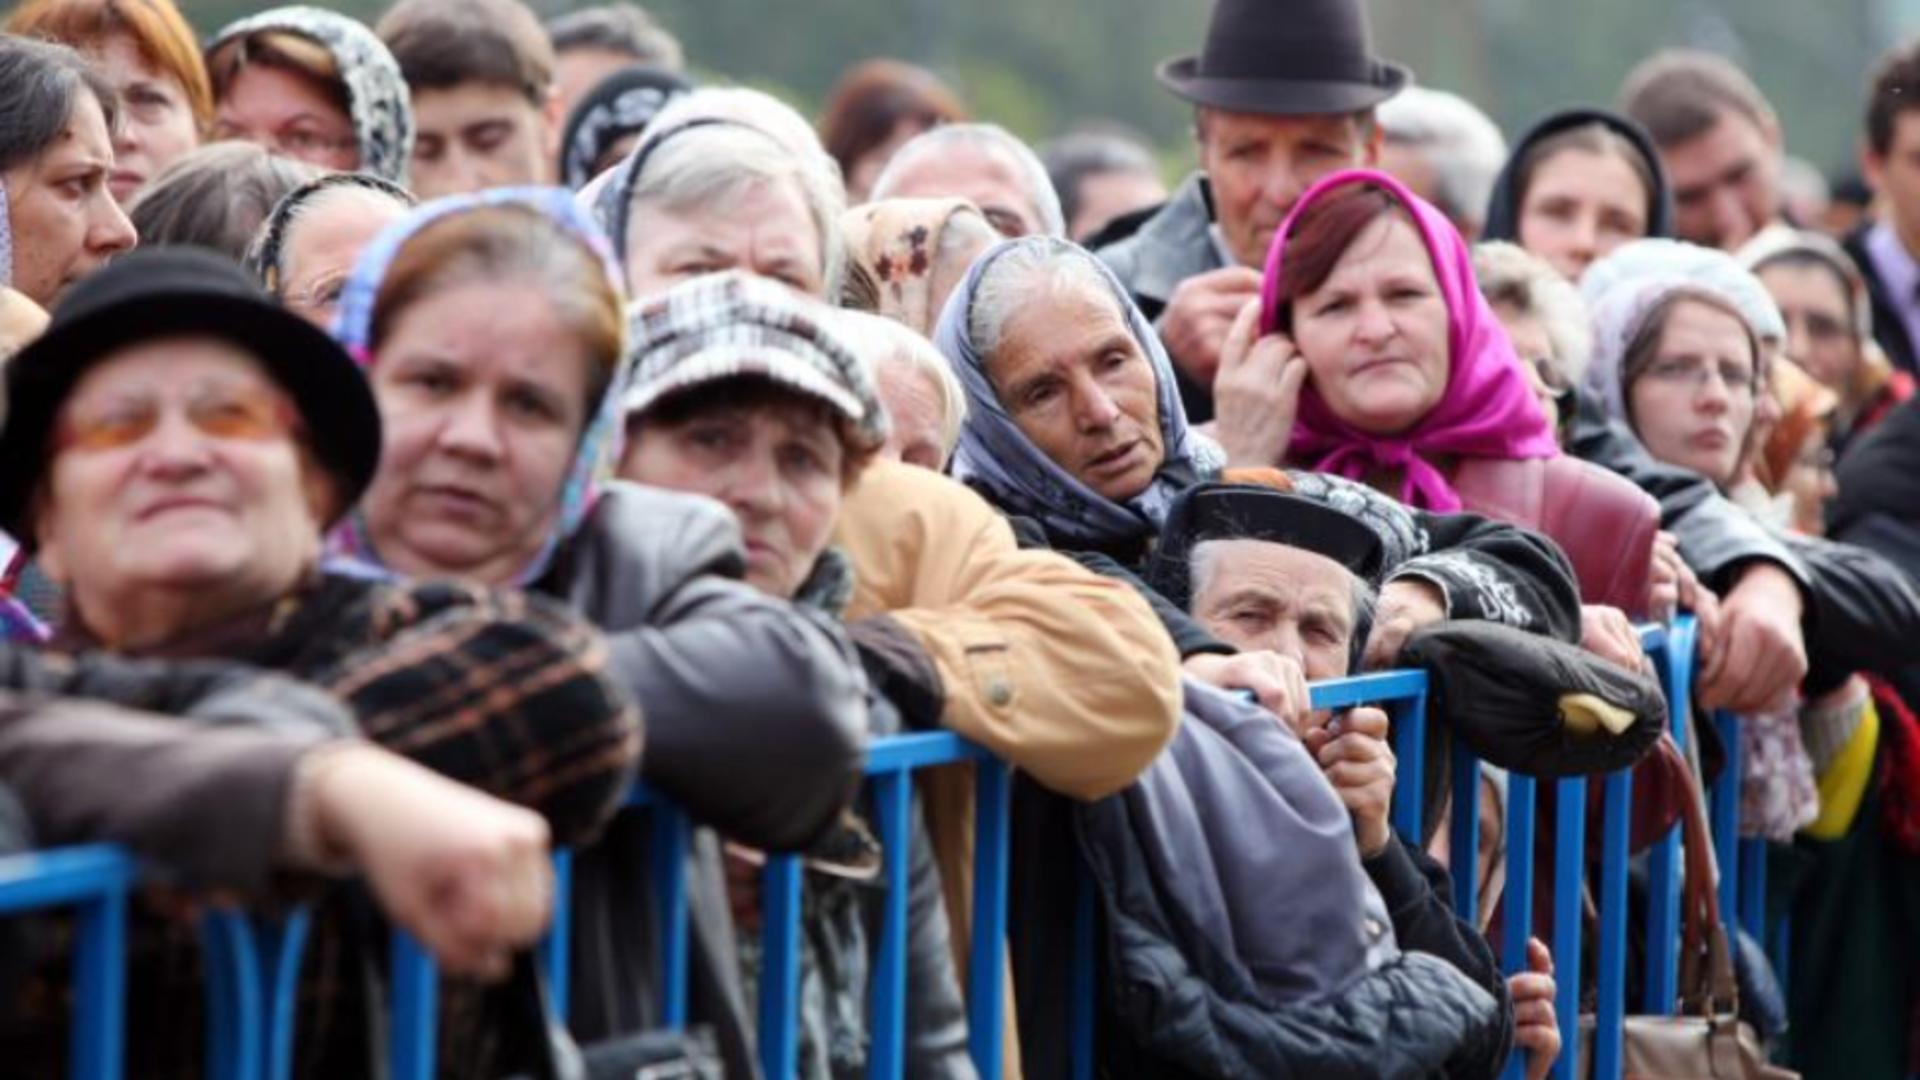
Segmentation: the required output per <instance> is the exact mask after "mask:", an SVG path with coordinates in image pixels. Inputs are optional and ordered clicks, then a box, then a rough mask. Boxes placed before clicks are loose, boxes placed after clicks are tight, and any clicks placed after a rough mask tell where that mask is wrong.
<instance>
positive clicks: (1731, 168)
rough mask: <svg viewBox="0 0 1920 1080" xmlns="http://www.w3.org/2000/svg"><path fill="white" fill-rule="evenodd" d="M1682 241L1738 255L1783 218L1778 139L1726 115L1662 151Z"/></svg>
mask: <svg viewBox="0 0 1920 1080" xmlns="http://www.w3.org/2000/svg"><path fill="white" fill-rule="evenodd" d="M1660 160H1661V161H1662V162H1664V163H1665V164H1666V167H1667V177H1668V179H1669V180H1670V181H1671V182H1672V184H1673V206H1674V211H1675V218H1674V225H1675V229H1676V231H1677V232H1678V233H1679V234H1680V238H1681V239H1682V240H1691V241H1693V242H1694V243H1696V244H1702V245H1705V246H1706V247H1717V248H1719V249H1721V250H1722V251H1736V250H1738V249H1739V247H1740V245H1742V244H1744V243H1746V242H1747V241H1748V240H1751V239H1753V234H1754V233H1757V232H1759V231H1760V230H1761V229H1764V228H1766V226H1767V223H1768V222H1770V221H1772V220H1773V219H1774V217H1775V216H1776V215H1777V214H1778V213H1779V206H1780V195H1779V191H1778V186H1777V185H1778V183H1779V172H1780V145H1779V137H1778V135H1777V134H1774V133H1771V132H1768V131H1763V130H1761V128H1760V126H1759V125H1758V124H1755V123H1754V122H1753V121H1751V120H1749V119H1747V118H1746V117H1745V116H1742V115H1740V114H1739V113H1737V112H1732V111H1727V112H1722V113H1721V114H1720V119H1719V120H1718V121H1717V122H1715V123H1714V125H1713V126H1712V127H1710V128H1708V129H1707V130H1705V131H1703V132H1701V133H1700V134H1699V135H1696V136H1694V137H1693V138H1691V139H1688V140H1687V141H1686V142H1683V143H1680V144H1678V145H1675V146H1663V147H1661V148H1660Z"/></svg>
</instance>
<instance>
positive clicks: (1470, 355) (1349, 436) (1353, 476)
mask: <svg viewBox="0 0 1920 1080" xmlns="http://www.w3.org/2000/svg"><path fill="white" fill-rule="evenodd" d="M1355 184H1368V185H1372V186H1374V187H1378V188H1380V189H1382V190H1384V191H1386V192H1387V193H1388V194H1389V195H1390V196H1392V198H1393V199H1394V200H1395V201H1396V202H1398V203H1399V204H1400V205H1401V206H1402V207H1404V208H1405V209H1406V211H1407V213H1408V214H1410V215H1411V216H1412V217H1413V221H1414V225H1415V227H1416V228H1417V229H1418V231H1419V233H1420V239H1421V241H1422V242H1423V243H1424V244H1425V245H1426V248H1427V253H1428V255H1429V257H1430V258H1431V259H1432V260H1433V276H1434V279H1435V281H1436V282H1437V283H1438V284H1439V287H1440V295H1441V298H1442V299H1443V300H1444V301H1445V302H1446V307H1447V359H1448V363H1447V386H1446V391H1445V392H1444V393H1443V394H1442V395H1441V397H1440V400H1439V402H1438V403H1437V404H1435V405H1434V406H1433V408H1431V409H1429V410H1428V411H1427V414H1426V415H1425V416H1423V417H1421V418H1420V419H1419V421H1417V422H1416V423H1415V424H1414V425H1413V427H1411V428H1409V429H1408V430H1406V431H1404V432H1401V433H1400V434H1398V435H1385V436H1383V435H1373V434H1370V433H1368V432H1364V431H1361V430H1360V429H1359V428H1357V427H1355V426H1353V425H1352V424H1349V423H1347V422H1346V421H1344V420H1342V419H1340V418H1339V417H1337V416H1335V415H1334V414H1333V410H1332V409H1331V408H1330V407H1329V406H1328V405H1327V403H1326V399H1325V398H1323V397H1321V395H1320V392H1319V390H1318V389H1316V388H1315V387H1314V385H1313V383H1312V382H1311V381H1309V382H1308V383H1307V385H1306V388H1305V389H1303V390H1302V391H1301V392H1300V409H1299V413H1298V417H1297V419H1295V421H1294V425H1293V438H1292V441H1291V442H1290V443H1289V444H1288V446H1287V460H1288V461H1289V462H1290V463H1297V464H1299V465H1301V466H1303V467H1305V468H1310V469H1314V470H1317V471H1321V472H1330V473H1335V474H1337V475H1340V476H1344V477H1347V478H1348V479H1350V480H1361V479H1364V478H1365V477H1366V476H1367V474H1368V473H1371V472H1373V471H1374V470H1375V469H1380V468H1388V469H1392V468H1399V469H1404V470H1405V471H1406V480H1405V482H1404V484H1403V486H1402V488H1401V490H1400V493H1399V494H1400V501H1401V502H1404V503H1406V504H1407V505H1408V506H1412V507H1417V508H1419V509H1422V510H1437V511H1441V512H1447V513H1451V512H1453V511H1457V510H1459V509H1460V505H1461V504H1460V495H1459V493H1458V492H1456V491H1454V490H1453V485H1452V484H1451V483H1449V482H1448V481H1447V477H1446V474H1444V473H1443V472H1441V471H1440V468H1439V466H1437V465H1436V464H1434V461H1435V460H1437V459H1440V458H1443V457H1449V456H1454V457H1483V458H1497V459H1516V458H1518V459H1524V458H1549V457H1556V456H1558V455H1559V453H1560V444H1559V441H1558V440H1557V439H1555V438H1554V433H1553V428H1552V427H1550V426H1549V425H1548V424H1547V418H1546V415H1545V414H1544V413H1543V412H1541V410H1540V402H1539V401H1538V400H1537V399H1536V398H1535V397H1534V396H1533V391H1532V390H1531V389H1530V388H1529V387H1528V385H1527V379H1526V375H1525V373H1524V372H1523V371H1522V370H1521V367H1520V360H1519V358H1518V357H1516V356H1515V355H1514V351H1513V342H1512V341H1510V340H1508V338H1507V332H1506V330H1505V329H1504V328H1503V327H1502V326H1501V325H1500V320H1499V319H1498V318H1496V317H1495V316H1494V314H1493V309H1492V308H1491V307H1490V306H1489V305H1488V304H1487V300H1486V298H1485V297H1484V296H1482V295H1480V288H1479V285H1478V284H1477V283H1476V282H1475V280H1474V276H1473V254H1472V252H1471V251H1470V250H1469V249H1468V247H1467V244H1466V241H1464V240H1462V239H1461V238H1460V233H1459V232H1458V231H1457V230H1456V229H1454V227H1453V224H1452V222H1450V221H1448V220H1447V218H1446V215H1444V214H1442V213H1441V212H1440V211H1439V210H1437V209H1435V208H1434V207H1433V206H1432V205H1430V204H1429V203H1427V202H1426V201H1425V200H1423V199H1421V198H1420V197H1419V196H1417V195H1415V194H1414V193H1413V192H1411V191H1409V190H1407V188H1406V186H1405V185H1403V184H1401V183H1400V182H1399V181H1398V180H1395V179H1394V178H1392V177H1390V176H1388V175H1387V174H1385V173H1382V172H1376V171H1374V170H1371V169H1350V170H1347V171H1345V172H1338V173H1335V174H1333V175H1332V176H1329V177H1327V178H1326V179H1324V180H1321V181H1320V182H1319V183H1316V184H1314V185H1313V186H1312V187H1310V188H1308V189H1307V192H1306V194H1304V195H1302V196H1300V201H1299V202H1297V203H1295V204H1294V207H1293V212H1292V213H1290V214H1288V215H1287V219H1286V220H1285V221H1284V222H1282V223H1281V225H1280V229H1279V231H1277V232H1275V233H1274V236H1273V247H1272V248H1271V250H1269V252H1268V254H1267V268H1266V279H1265V283H1264V285H1263V287H1262V289H1261V295H1260V306H1261V311H1260V327H1261V329H1262V330H1263V331H1265V332H1267V333H1272V332H1274V331H1275V330H1277V329H1278V327H1279V320H1280V310H1279V308H1280V304H1279V289H1280V276H1281V268H1282V267H1283V266H1284V265H1285V262H1286V254H1287V244H1288V242H1289V240H1290V239H1291V237H1292V233H1293V230H1294V227H1295V225H1296V224H1297V223H1298V222H1299V220H1300V217H1301V215H1302V214H1304V213H1306V212H1307V210H1308V209H1309V208H1311V207H1312V206H1314V205H1315V204H1316V203H1318V202H1319V201H1320V200H1322V199H1325V198H1327V197H1328V196H1330V195H1332V194H1334V193H1336V192H1337V191H1338V190H1339V189H1341V188H1344V187H1348V186H1351V185H1355Z"/></svg>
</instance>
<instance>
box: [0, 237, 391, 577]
mask: <svg viewBox="0 0 1920 1080" xmlns="http://www.w3.org/2000/svg"><path fill="white" fill-rule="evenodd" d="M181 335H203V336H206V337H212V338H217V339H219V340H221V341H226V342H230V343H232V344H234V345H237V346H239V347H240V348H242V349H244V350H246V351H247V352H248V353H249V354H250V355H252V356H253V358H254V359H255V360H257V361H259V363H260V365H261V366H262V367H264V368H265V369H266V371H267V374H268V375H269V376H271V377H272V378H273V380H274V381H275V382H277V383H279V384H280V387H281V388H282V389H283V390H285V391H286V393H287V396H288V397H289V398H291V399H292V401H293V404H294V407H295V408H297V409H299V410H300V417H301V419H302V421H303V422H304V423H305V426H306V429H307V438H308V440H309V443H310V446H311V449H312V450H313V453H314V456H315V458H317V459H318V460H319V462H320V464H321V466H322V467H324V468H325V469H326V470H327V471H328V472H329V473H331V474H332V475H333V477H334V479H335V480H336V481H337V482H338V484H339V486H340V490H339V494H340V498H341V501H340V506H339V509H340V511H341V512H345V510H346V509H347V508H348V507H351V506H352V505H353V504H354V503H356V502H358V501H359V499H360V495H361V493H362V492H364V491H365V490H366V488H367V485H368V484H369V483H371V482H372V481H373V475H374V471H375V470H376V469H377V468H378V467H379V465H380V411H379V408H378V407H377V406H376V405H375V404H374V400H373V391H372V390H371V389H370V388H369V387H368V386H367V381H366V378H365V376H363V375H362V374H361V373H360V369H359V368H358V367H357V366H355V365H354V362H353V360H352V358H350V357H349V356H348V355H347V354H346V352H345V351H344V350H342V349H341V348H340V346H339V345H337V344H335V343H334V340H333V339H332V338H330V337H328V336H327V335H326V334H325V333H323V332H321V331H320V330H319V329H318V328H316V327H314V326H312V325H310V324H309V323H307V321H306V320H304V319H301V318H300V317H298V316H296V315H293V314H292V313H290V312H288V311H286V310H285V309H284V308H282V307H280V305H278V304H276V303H274V302H273V301H272V300H269V299H268V298H267V296H266V295H265V294H264V293H262V292H261V291H260V287H259V286H258V285H256V284H254V282H253V280H252V279H251V278H250V277H248V276H247V274H246V272H245V271H244V270H242V269H240V267H239V266H238V265H237V264H235V263H234V262H233V261H232V260H230V259H227V258H225V257H224V256H221V255H217V254H215V253H213V252H210V251H203V250H200V249H198V248H160V249H156V250H152V251H136V252H134V253H132V254H131V255H128V256H126V257H124V258H121V259H116V260H115V261H114V262H113V264H112V265H110V266H108V267H107V268H106V269H104V270H101V271H100V272H99V273H96V274H94V275H93V276H91V277H89V278H87V279H86V280H84V281H82V282H80V283H79V284H78V285H76V286H74V287H73V289H71V290H70V291H69V292H68V293H67V294H66V296H65V297H63V298H62V299H61V301H60V304H59V305H58V306H57V307H55V308H54V310H53V321H52V322H51V323H50V324H48V326H47V332H46V333H45V334H42V335H41V336H40V337H39V338H38V339H37V340H35V341H34V342H33V344H31V345H28V346H27V347H26V348H25V349H22V350H21V351H20V353H19V355H17V356H15V357H14V358H13V359H12V360H11V361H9V362H8V364H7V367H6V401H7V414H6V420H5V423H4V426H0V528H4V529H5V530H6V531H7V532H9V533H11V534H12V535H13V537H14V539H16V540H18V541H19V542H20V543H22V544H24V545H26V546H27V547H29V548H31V547H32V546H33V543H34V539H33V530H32V527H31V522H30V521H28V520H27V518H28V509H29V507H30V505H31V503H32V499H33V494H34V492H35V490H36V489H38V488H39V486H40V483H41V480H42V479H43V477H44V476H45V475H46V470H47V466H48V465H49V463H50V461H51V454H50V453H49V444H50V443H51V440H52V435H53V422H54V418H55V416H56V415H58V413H59V411H60V407H61V405H63V404H64V403H65V402H66V400H67V396H68V395H69V394H71V393H72V392H73V388H74V386H75V385H77V384H78V383H79V381H80V378H81V376H83V375H85V374H86V373H87V372H88V371H89V370H90V369H91V368H92V367H93V366H94V365H95V364H96V363H98V362H99V361H100V360H102V359H104V358H105V357H106V356H107V355H108V354H109V353H112V352H113V351H114V350H116V349H119V348H121V347H123V346H126V345H131V344H135V343H138V342H142V341H152V340H155V339H158V338H165V337H178V336H181ZM324 524H331V522H327V523H324Z"/></svg>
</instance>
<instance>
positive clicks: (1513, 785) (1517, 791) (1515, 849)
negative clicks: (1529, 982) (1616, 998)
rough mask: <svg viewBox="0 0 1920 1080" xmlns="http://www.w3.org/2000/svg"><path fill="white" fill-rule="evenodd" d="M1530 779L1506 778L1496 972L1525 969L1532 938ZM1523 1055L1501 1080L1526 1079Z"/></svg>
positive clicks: (1509, 1062) (1515, 775) (1511, 1059)
mask: <svg viewBox="0 0 1920 1080" xmlns="http://www.w3.org/2000/svg"><path fill="white" fill-rule="evenodd" d="M1535 783H1536V781H1535V780H1534V778H1533V777H1531V776H1524V775H1522V774H1520V773H1509V774H1507V853H1508V856H1507V888H1506V891H1505V893H1503V894H1502V896H1501V900H1500V917H1501V920H1502V925H1501V934H1500V937H1501V942H1500V970H1501V971H1503V972H1505V973H1506V974H1508V975H1512V974H1514V973H1516V972H1520V971H1525V970H1526V969H1527V939H1528V938H1530V937H1532V936H1533V851H1534V845H1533V825H1534V810H1535V806H1534V802H1535V800H1534V785H1535ZM1525 1057H1526V1056H1525V1055H1524V1054H1513V1055H1510V1056H1509V1057H1508V1058H1507V1067H1506V1069H1505V1070H1504V1071H1502V1072H1501V1074H1500V1075H1501V1076H1502V1077H1504V1078H1505V1080H1523V1078H1524V1077H1525V1076H1526V1075H1527V1063H1526V1060H1525Z"/></svg>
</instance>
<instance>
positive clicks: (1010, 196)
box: [887, 145, 1047, 239]
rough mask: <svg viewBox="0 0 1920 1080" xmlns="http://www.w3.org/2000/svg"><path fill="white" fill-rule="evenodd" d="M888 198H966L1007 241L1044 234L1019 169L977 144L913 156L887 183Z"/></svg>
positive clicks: (1037, 212)
mask: <svg viewBox="0 0 1920 1080" xmlns="http://www.w3.org/2000/svg"><path fill="white" fill-rule="evenodd" d="M887 198H889V199H965V200H967V201H968V202H971V203H972V204H973V205H975V206H977V207H979V208H980V212H981V213H982V214H985V215H986V217H987V221H988V223H989V224H991V225H992V226H993V227H994V229H995V231H997V232H999V234H1000V235H1001V236H1004V237H1008V238H1009V239H1011V238H1013V237H1019V236H1033V235H1035V234H1038V233H1043V232H1046V231H1047V229H1046V223H1045V222H1043V221H1041V220H1040V208H1039V207H1038V206H1036V205H1034V201H1033V195H1032V193H1030V192H1029V191H1028V190H1027V185H1026V183H1025V181H1024V177H1023V174H1022V172H1021V170H1020V168H1019V166H1018V165H1017V164H1016V163H1014V162H1013V161H1012V160H1011V159H1009V157H1008V156H1007V155H1005V154H1001V153H996V152H994V151H992V150H989V149H986V148H983V147H980V146H974V145H958V146H947V147H942V148H941V149H940V150H938V151H922V152H918V153H915V154H912V155H910V157H909V158H908V159H907V160H906V161H905V163H904V164H903V166H902V167H901V169H900V171H899V172H896V173H895V174H894V175H893V176H892V177H891V178H890V180H889V181H888V184H887Z"/></svg>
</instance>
